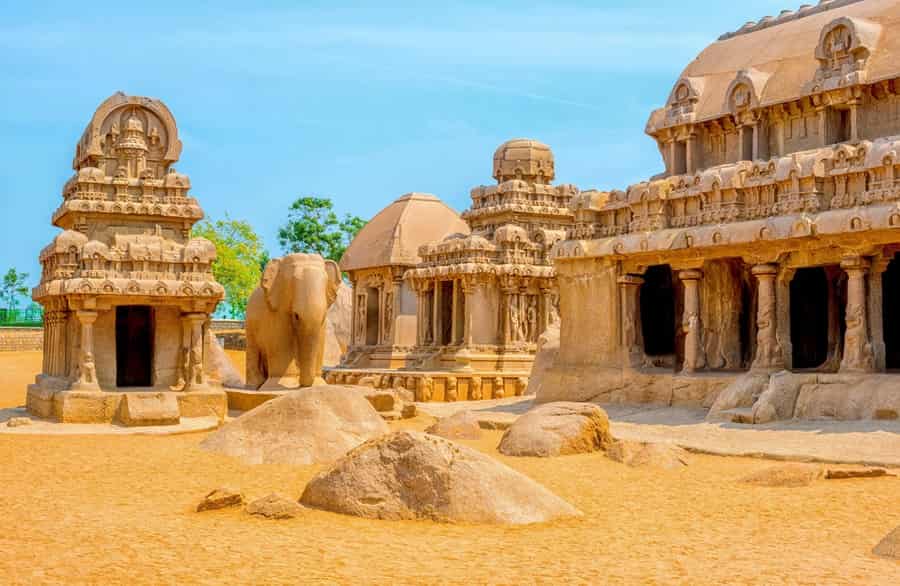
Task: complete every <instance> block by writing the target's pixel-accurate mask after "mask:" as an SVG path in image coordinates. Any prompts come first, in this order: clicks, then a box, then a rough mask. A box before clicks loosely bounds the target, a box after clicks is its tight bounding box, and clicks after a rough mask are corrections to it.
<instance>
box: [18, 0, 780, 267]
mask: <svg viewBox="0 0 900 586" xmlns="http://www.w3.org/2000/svg"><path fill="white" fill-rule="evenodd" d="M784 8H791V9H795V8H797V6H794V5H785V4H784V0H778V1H768V0H757V1H749V0H745V1H744V2H739V3H738V2H734V3H730V2H728V3H726V2H709V1H708V0H705V1H701V0H683V1H681V2H666V1H661V0H657V1H651V0H632V1H630V2H627V3H621V2H603V1H600V0H595V1H582V2H576V1H566V0H562V1H555V2H553V1H547V2H537V1H533V2H521V1H520V2H490V1H487V0H483V1H471V2H468V1H467V2H446V3H437V2H434V3H431V2H429V3H426V2H389V1H384V2H339V1H336V0H332V1H330V2H246V1H242V2H226V1H222V2H200V1H187V0H182V1H181V2H165V1H157V2H110V3H106V2H100V1H92V2H88V3H83V2H71V1H67V2H49V1H48V2H41V1H39V0H34V1H27V2H26V1H18V2H17V1H14V0H0V88H2V91H0V201H2V204H3V210H4V214H3V229H2V230H0V270H3V271H4V272H5V270H6V269H7V268H8V267H10V266H15V267H17V268H19V269H20V270H25V271H27V272H29V273H31V277H32V278H31V281H32V282H33V281H35V280H36V279H37V278H38V277H39V265H38V263H37V256H38V253H39V251H40V249H41V248H42V247H43V246H45V245H46V244H47V243H48V242H49V241H50V239H51V238H52V237H53V235H54V234H55V233H56V228H54V227H52V226H51V225H50V223H49V220H50V215H51V213H52V212H53V210H54V209H55V208H56V207H57V206H58V205H59V202H60V199H61V196H60V191H61V189H62V186H63V184H64V183H65V181H66V180H67V179H68V177H69V176H70V175H71V174H72V170H71V160H72V154H73V150H74V147H75V143H76V141H77V140H78V138H79V137H80V136H81V132H82V130H83V129H84V126H85V124H87V122H88V120H89V119H90V116H91V115H92V114H93V111H94V109H95V108H96V107H97V106H98V105H99V104H100V102H102V101H103V100H104V99H105V98H106V97H108V96H109V95H111V94H112V93H114V92H115V91H117V90H122V91H124V92H126V93H128V94H136V95H148V96H153V97H158V98H161V99H162V100H163V101H165V102H166V104H168V106H169V108H170V109H171V110H172V112H173V113H174V115H175V118H176V120H177V122H178V125H179V129H180V133H181V138H182V141H183V142H184V151H183V155H182V159H181V161H180V162H179V163H178V165H177V168H178V169H179V171H181V172H184V173H187V174H188V175H190V177H191V180H192V183H193V186H194V187H193V190H192V193H193V194H194V196H196V197H197V198H199V200H200V202H201V204H202V205H203V207H204V209H205V210H206V213H207V216H208V217H211V218H219V217H222V216H223V215H224V214H226V213H227V214H229V215H230V216H231V217H233V218H240V219H245V220H248V221H250V222H251V223H252V224H253V225H254V226H255V227H256V229H257V230H258V231H259V232H260V234H261V235H262V236H263V238H264V240H265V242H266V245H267V247H268V248H269V250H270V251H271V252H272V254H273V256H274V255H278V254H280V250H279V249H278V244H277V241H276V237H275V234H276V231H277V228H278V226H279V225H280V224H281V223H282V222H283V221H284V216H285V212H286V210H287V208H288V205H289V204H290V202H291V201H293V200H294V199H295V198H296V197H297V196H299V195H307V194H316V195H321V196H329V197H331V198H333V200H334V201H335V204H336V207H337V208H338V210H339V212H341V213H344V212H352V213H354V214H357V215H359V216H362V217H365V218H368V217H370V216H372V215H373V214H375V213H376V212H378V210H380V209H381V208H382V207H384V206H385V205H387V204H388V203H389V202H390V201H392V200H393V199H394V198H396V197H397V196H399V195H401V194H403V193H406V192H409V191H424V192H430V193H434V194H436V195H438V196H439V197H441V198H442V199H443V200H444V201H446V202H447V203H448V204H450V205H451V206H453V207H454V208H455V209H457V210H462V209H464V208H465V207H467V206H468V204H469V195H468V194H469V189H470V188H471V187H473V186H475V185H481V184H487V183H490V182H491V177H490V174H491V156H492V154H493V151H494V149H495V148H496V146H497V145H498V144H500V143H501V142H503V141H504V140H506V139H508V138H513V137H519V136H526V137H532V138H537V139H539V140H542V141H544V142H546V143H548V144H549V145H550V146H551V147H552V148H553V151H554V153H555V155H556V167H557V180H558V181H560V182H565V183H574V184H577V185H578V186H580V187H581V188H590V187H596V188H613V187H620V188H621V187H624V186H626V185H627V184H629V183H631V182H635V181H638V180H640V179H642V178H645V177H647V176H650V175H652V174H655V173H657V172H659V171H660V169H661V161H660V158H659V153H658V151H657V149H656V146H655V144H654V143H653V141H652V140H651V139H649V138H648V137H647V136H646V135H644V133H643V129H644V124H645V123H646V120H647V116H648V114H649V113H650V111H651V110H652V109H653V108H655V107H658V106H660V105H662V104H663V103H664V102H665V99H666V97H667V95H668V93H669V91H670V89H671V87H672V85H673V84H674V82H675V81H676V80H677V78H678V75H679V73H680V72H681V70H682V69H683V68H684V67H685V65H687V63H688V62H689V61H690V60H691V59H693V57H694V56H695V55H696V54H697V53H698V52H699V51H700V50H702V48H703V47H704V46H705V45H707V44H708V43H710V42H712V41H713V40H714V39H715V38H716V37H717V36H718V35H720V34H721V33H723V32H726V31H730V30H734V29H737V28H739V27H740V26H741V25H742V24H743V23H744V22H746V21H747V20H758V19H759V18H761V17H762V16H764V15H767V14H773V15H774V14H778V12H779V11H780V10H781V9H784ZM32 284H33V283H32Z"/></svg>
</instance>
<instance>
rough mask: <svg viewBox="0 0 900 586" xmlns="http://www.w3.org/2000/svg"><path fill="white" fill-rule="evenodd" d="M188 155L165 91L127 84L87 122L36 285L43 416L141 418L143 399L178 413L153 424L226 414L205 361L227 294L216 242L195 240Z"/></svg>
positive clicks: (37, 405)
mask: <svg viewBox="0 0 900 586" xmlns="http://www.w3.org/2000/svg"><path fill="white" fill-rule="evenodd" d="M180 154H181V141H180V140H179V139H178V129H177V127H176V126H175V119H174V118H173V117H172V114H171V112H169V109H168V108H167V107H166V106H165V104H163V103H162V102H161V101H159V100H156V99H152V98H144V97H136V96H126V95H125V94H122V93H117V94H115V95H113V96H112V97H110V98H109V99H107V100H106V101H105V102H103V103H102V104H101V105H100V107H99V108H98V109H97V111H96V112H95V113H94V116H93V118H91V121H90V122H89V123H88V126H87V128H86V129H85V131H84V134H83V136H82V137H81V139H80V140H79V141H78V144H77V146H76V147H75V158H74V160H73V163H72V167H73V168H74V170H75V175H74V176H73V177H72V178H71V179H69V181H68V182H67V183H66V184H65V187H64V188H63V201H62V204H61V205H60V207H59V209H57V210H56V212H55V213H54V214H53V224H54V225H55V226H57V227H59V228H61V229H62V232H60V234H59V235H58V236H57V237H56V238H54V240H53V242H52V243H51V244H50V245H49V246H47V247H46V248H45V249H44V250H43V251H42V252H41V255H40V261H41V265H42V266H43V272H42V275H41V282H40V284H39V285H38V287H36V288H35V289H34V291H33V294H32V296H33V298H34V300H35V301H37V302H38V303H40V304H41V305H42V306H43V307H44V311H45V322H44V341H45V343H44V359H43V372H42V373H41V374H40V375H38V377H37V380H36V383H35V384H34V385H32V386H31V387H30V388H29V392H28V409H29V411H31V412H32V413H34V414H36V415H39V416H42V417H52V418H55V419H58V420H60V421H79V422H95V421H110V420H112V419H116V418H117V417H118V418H119V419H122V420H128V421H133V420H134V415H133V413H132V414H131V415H129V412H136V411H137V410H138V406H139V403H140V402H141V401H149V402H152V403H154V404H156V405H158V406H161V407H159V408H158V409H155V410H156V411H160V409H162V411H166V410H167V413H166V414H163V413H161V412H160V413H157V414H156V416H154V417H151V418H150V419H151V420H153V421H151V422H152V423H160V422H163V423H166V422H168V423H171V422H173V420H174V421H175V422H177V420H178V417H179V416H180V415H187V416H190V415H195V414H199V415H208V414H209V407H212V408H213V411H215V412H217V413H220V414H221V413H224V408H225V407H224V406H225V395H224V392H222V391H221V390H216V389H212V388H211V387H210V384H209V381H208V380H207V375H206V369H205V368H204V357H205V355H206V354H207V352H206V350H207V348H206V346H207V344H208V342H207V337H206V335H205V333H206V332H205V327H206V323H207V321H208V320H209V316H210V314H211V313H212V312H213V311H214V310H215V307H216V305H217V304H218V302H219V301H220V300H221V299H222V297H223V295H224V291H223V288H222V286H221V285H219V284H218V283H216V281H215V279H214V278H213V274H212V268H211V267H212V262H213V260H215V257H216V250H215V247H214V246H213V244H212V243H211V242H209V241H208V240H205V239H203V238H191V227H192V226H193V225H194V223H196V222H197V221H199V220H200V219H201V218H202V217H203V211H202V210H201V209H200V206H199V205H198V203H197V200H195V199H194V198H193V197H190V196H189V195H188V190H189V189H190V187H191V183H190V180H189V179H188V177H187V176H186V175H182V174H181V173H178V172H176V171H175V168H174V167H173V166H172V165H173V164H174V163H175V162H176V161H178V157H179V156H180ZM188 395H190V399H186V398H185V397H187V396H188ZM145 407H146V406H145ZM144 411H146V409H144ZM195 411H196V412H197V413H194V412H195Z"/></svg>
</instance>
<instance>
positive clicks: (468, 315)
mask: <svg viewBox="0 0 900 586" xmlns="http://www.w3.org/2000/svg"><path fill="white" fill-rule="evenodd" d="M462 290H463V296H464V297H465V301H464V302H463V311H464V312H465V313H464V315H463V347H464V348H466V349H469V348H471V347H472V340H473V336H474V331H473V330H474V324H473V312H472V309H473V308H474V307H475V282H474V281H472V280H470V279H465V280H463V282H462Z"/></svg>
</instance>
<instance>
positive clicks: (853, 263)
mask: <svg viewBox="0 0 900 586" xmlns="http://www.w3.org/2000/svg"><path fill="white" fill-rule="evenodd" d="M871 265H872V263H871V261H870V260H869V259H868V258H866V257H864V256H860V255H858V254H845V255H844V256H843V257H842V258H841V268H842V269H844V270H845V271H848V272H850V271H868V270H869V267H870V266H871Z"/></svg>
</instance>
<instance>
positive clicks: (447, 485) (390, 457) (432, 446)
mask: <svg viewBox="0 0 900 586" xmlns="http://www.w3.org/2000/svg"><path fill="white" fill-rule="evenodd" d="M300 502H301V503H303V504H304V505H306V506H309V507H314V508H319V509H325V510H329V511H333V512H336V513H343V514H347V515H356V516H358V517H366V518H370V519H388V520H402V519H430V520H434V521H439V522H454V521H456V522H469V523H506V524H526V523H540V522H543V521H549V520H551V519H555V518H558V517H567V516H572V515H579V514H580V513H579V512H578V511H577V510H576V509H575V508H574V507H572V506H571V505H570V504H568V503H566V502H565V501H563V500H562V499H560V498H559V497H557V496H556V495H554V494H552V493H551V492H549V491H548V490H547V489H546V488H544V487H543V486H541V485H539V484H538V483H536V482H534V481H533V480H531V479H530V478H528V477H526V476H524V475H522V474H520V473H518V472H516V471H514V470H512V469H511V468H508V467H506V466H504V465H503V464H501V463H500V462H498V461H496V460H494V459H493V458H490V457H488V456H486V455H485V454H482V453H480V452H477V451H475V450H472V449H470V448H467V447H465V446H461V445H458V444H455V443H453V442H451V441H449V440H446V439H444V438H441V437H437V436H433V435H429V434H424V433H420V432H412V431H401V432H396V433H393V434H391V435H389V436H385V437H382V438H380V439H377V440H373V441H371V442H368V443H366V444H364V445H362V446H360V447H359V448H357V449H355V450H353V451H352V452H350V453H349V454H348V455H347V456H346V457H344V458H342V459H341V460H340V461H338V462H337V463H335V464H334V466H333V467H331V468H330V469H328V470H325V471H323V472H321V473H320V474H318V475H317V476H316V477H314V478H313V479H312V480H311V481H310V482H309V484H308V485H307V486H306V490H305V491H304V492H303V496H302V497H301V499H300Z"/></svg>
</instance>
